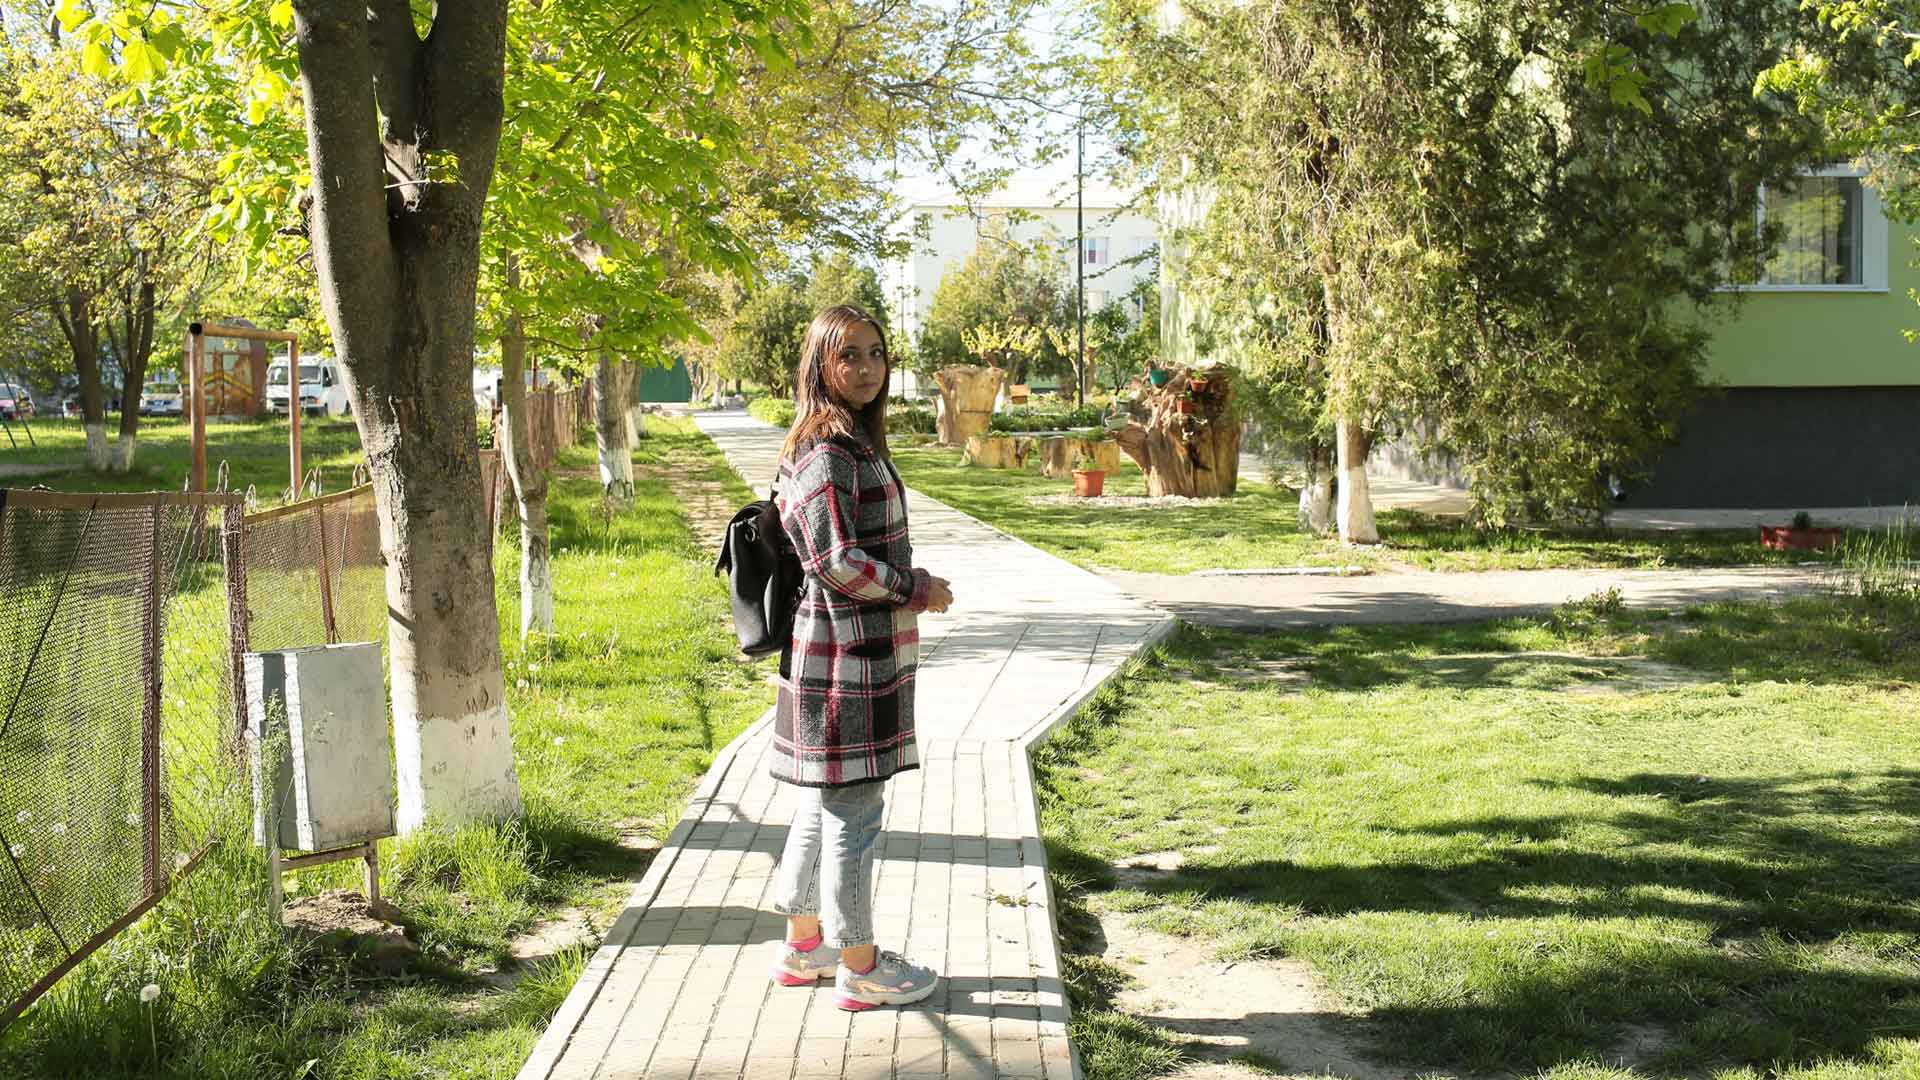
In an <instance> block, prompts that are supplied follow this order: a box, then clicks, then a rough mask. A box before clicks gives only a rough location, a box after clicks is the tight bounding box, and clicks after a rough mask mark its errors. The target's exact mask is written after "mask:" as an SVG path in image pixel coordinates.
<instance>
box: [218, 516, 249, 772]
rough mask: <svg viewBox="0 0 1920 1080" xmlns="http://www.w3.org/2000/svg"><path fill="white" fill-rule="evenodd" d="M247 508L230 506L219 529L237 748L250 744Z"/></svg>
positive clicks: (234, 733)
mask: <svg viewBox="0 0 1920 1080" xmlns="http://www.w3.org/2000/svg"><path fill="white" fill-rule="evenodd" d="M246 521H247V508H246V507H245V506H242V505H240V504H238V503H228V504H227V506H226V510H225V512H224V514H223V516H222V520H221V529H220V543H221V549H222V551H223V552H224V554H225V556H226V563H227V644H228V651H229V652H231V654H232V659H233V739H234V746H235V747H236V748H239V749H242V750H244V749H245V747H246V745H247V668H246V661H245V659H244V658H245V657H246V655H247V648H248V645H249V642H250V641H251V638H252V631H251V628H250V627H249V625H248V617H247V560H246V554H245V553H246V544H245V530H246Z"/></svg>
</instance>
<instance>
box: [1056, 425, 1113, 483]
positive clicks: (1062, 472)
mask: <svg viewBox="0 0 1920 1080" xmlns="http://www.w3.org/2000/svg"><path fill="white" fill-rule="evenodd" d="M1082 454H1084V455H1086V457H1087V458H1088V459H1089V460H1090V461H1092V463H1093V464H1092V466H1091V467H1092V468H1095V469H1099V470H1100V471H1102V472H1107V473H1112V472H1118V471H1119V469H1120V444H1119V443H1117V442H1114V441H1113V440H1112V439H1076V438H1071V437H1068V436H1065V435H1060V436H1055V437H1053V438H1050V439H1042V440H1040V473H1041V475H1043V476H1045V477H1047V478H1048V479H1050V480H1065V479H1067V478H1068V477H1071V476H1072V475H1073V461H1074V458H1076V457H1078V456H1080V455H1082Z"/></svg>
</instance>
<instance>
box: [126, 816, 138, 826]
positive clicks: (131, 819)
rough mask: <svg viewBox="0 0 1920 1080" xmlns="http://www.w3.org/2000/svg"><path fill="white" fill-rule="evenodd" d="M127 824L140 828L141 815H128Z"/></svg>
mask: <svg viewBox="0 0 1920 1080" xmlns="http://www.w3.org/2000/svg"><path fill="white" fill-rule="evenodd" d="M127 824H128V825H132V826H135V827H138V826H139V824H140V815H139V814H128V815H127Z"/></svg>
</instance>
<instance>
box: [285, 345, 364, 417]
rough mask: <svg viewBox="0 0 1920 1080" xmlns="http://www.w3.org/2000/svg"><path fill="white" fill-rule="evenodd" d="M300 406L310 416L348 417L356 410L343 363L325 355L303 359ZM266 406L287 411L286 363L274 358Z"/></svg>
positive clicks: (301, 362)
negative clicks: (350, 396) (351, 402)
mask: <svg viewBox="0 0 1920 1080" xmlns="http://www.w3.org/2000/svg"><path fill="white" fill-rule="evenodd" d="M300 405H301V407H302V408H304V409H305V410H306V411H307V415H309V416H315V415H324V416H345V415H347V414H348V413H350V412H352V411H353V406H352V405H351V404H349V403H348V401H347V384H346V380H344V379H343V378H341V375H340V365H338V364H336V363H334V362H333V360H332V359H330V358H328V357H325V356H315V357H302V358H301V359H300ZM267 408H269V409H271V410H273V412H274V413H275V414H276V415H278V414H282V413H285V412H286V411H287V362H286V361H285V360H275V361H274V362H273V363H272V364H271V365H270V366H269V367H268V368H267Z"/></svg>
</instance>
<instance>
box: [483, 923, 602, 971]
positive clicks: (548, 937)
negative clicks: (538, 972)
mask: <svg viewBox="0 0 1920 1080" xmlns="http://www.w3.org/2000/svg"><path fill="white" fill-rule="evenodd" d="M599 940H600V929H599V927H597V926H595V925H594V923H593V917H592V916H590V915H589V914H587V912H586V911H585V910H584V909H582V908H573V907H570V908H564V909H562V910H561V911H560V913H559V914H557V915H555V916H554V917H553V918H551V919H541V920H540V921H539V922H537V923H534V924H533V925H532V926H530V927H528V928H527V929H526V931H525V932H524V933H522V934H520V935H519V936H518V937H516V938H514V939H513V940H512V941H511V942H509V943H508V944H507V954H508V955H509V956H510V957H512V961H511V962H510V963H508V964H507V965H506V966H505V967H504V968H483V969H482V970H481V971H480V977H481V978H482V979H484V980H486V981H487V982H488V983H489V984H490V985H492V986H495V987H498V988H500V989H502V990H506V989H510V988H512V986H513V984H515V983H517V982H519V981H520V980H521V979H524V978H526V977H527V975H528V974H530V973H531V972H532V971H533V969H534V968H536V967H538V966H539V965H540V964H541V963H542V962H543V961H546V960H550V959H552V958H553V957H554V956H557V955H558V954H560V953H562V952H565V951H566V950H568V949H570V948H572V947H574V946H575V945H593V944H597V943H598V942H599Z"/></svg>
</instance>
